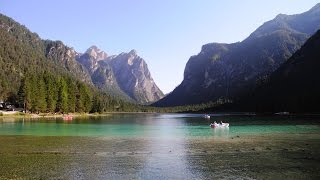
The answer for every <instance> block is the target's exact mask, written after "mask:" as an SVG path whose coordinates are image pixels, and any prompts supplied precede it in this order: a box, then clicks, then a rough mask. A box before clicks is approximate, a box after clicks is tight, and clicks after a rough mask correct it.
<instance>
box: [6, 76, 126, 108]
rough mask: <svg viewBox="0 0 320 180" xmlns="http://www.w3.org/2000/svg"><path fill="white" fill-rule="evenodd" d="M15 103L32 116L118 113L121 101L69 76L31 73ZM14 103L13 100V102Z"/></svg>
mask: <svg viewBox="0 0 320 180" xmlns="http://www.w3.org/2000/svg"><path fill="white" fill-rule="evenodd" d="M13 99H16V104H18V105H19V106H20V107H24V109H25V110H26V111H27V112H31V113H49V112H50V113H54V112H58V113H74V112H79V113H89V112H99V113H102V112H107V111H117V109H119V106H120V102H119V101H115V100H114V99H113V98H112V97H110V96H109V95H107V94H104V93H101V92H96V90H94V89H93V88H91V87H89V86H88V85H86V84H84V83H83V82H80V81H76V80H74V79H72V78H70V77H68V76H59V75H58V76H57V75H53V74H51V73H49V72H44V73H41V74H38V75H34V74H32V73H28V74H27V75H26V76H25V78H23V79H22V80H21V84H20V88H19V90H18V92H17V97H16V98H13ZM11 102H12V101H11Z"/></svg>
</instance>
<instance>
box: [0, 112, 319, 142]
mask: <svg viewBox="0 0 320 180" xmlns="http://www.w3.org/2000/svg"><path fill="white" fill-rule="evenodd" d="M203 116H204V115H202V114H113V115H109V116H101V117H93V116H89V117H80V118H74V119H73V120H72V121H64V120H62V119H61V118H55V119H54V118H43V119H14V120H13V119H12V118H4V119H2V120H0V135H33V136H85V137H92V136H93V137H96V136H97V137H100V136H102V137H158V138H182V137H184V138H185V137H190V138H193V137H228V136H233V135H255V134H259V135H262V134H270V133H271V134H274V133H312V132H319V130H320V127H319V121H318V120H317V119H315V118H309V119H308V118H298V117H290V116H275V117H256V116H241V115H234V116H225V115H223V114H221V115H220V114H216V115H211V119H210V120H208V119H205V118H203ZM213 121H217V122H220V121H223V122H228V123H230V127H229V128H215V129H213V128H210V127H209V124H210V123H211V122H213Z"/></svg>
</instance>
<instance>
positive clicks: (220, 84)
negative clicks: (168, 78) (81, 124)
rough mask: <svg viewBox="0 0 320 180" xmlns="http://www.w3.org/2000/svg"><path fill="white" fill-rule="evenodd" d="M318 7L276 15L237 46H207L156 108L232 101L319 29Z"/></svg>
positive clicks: (248, 89)
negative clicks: (220, 100)
mask: <svg viewBox="0 0 320 180" xmlns="http://www.w3.org/2000/svg"><path fill="white" fill-rule="evenodd" d="M319 9H320V5H319V4H318V5H317V6H315V7H314V8H312V9H311V10H310V11H307V12H305V13H302V14H299V15H291V16H289V15H278V16H277V17H276V18H275V19H273V20H271V21H268V22H266V23H264V24H263V25H262V26H260V27H259V28H258V29H257V30H256V31H255V32H253V33H252V34H251V35H250V36H249V37H248V38H247V39H245V40H244V41H242V42H239V43H233V44H222V43H211V44H207V45H204V46H203V47H202V49H201V52H200V53H199V54H198V55H196V56H192V57H191V58H190V59H189V61H188V63H187V65H186V68H185V72H184V80H183V81H182V83H181V84H180V85H179V86H178V87H177V88H176V89H175V90H174V91H173V92H172V93H170V94H169V95H168V96H166V97H165V98H163V99H161V100H160V101H158V102H157V103H155V104H154V105H156V106H176V105H186V104H198V103H203V102H208V101H217V100H219V99H224V100H228V101H232V100H235V99H236V98H237V97H238V96H239V95H241V94H242V93H244V92H248V91H251V90H252V89H254V87H255V86H256V85H257V84H259V83H260V82H263V81H264V79H266V78H267V77H268V76H269V75H270V74H271V73H272V72H274V71H275V70H276V69H277V68H278V67H279V66H280V65H281V64H282V63H284V62H285V61H286V60H287V59H288V58H289V57H290V56H291V55H292V54H293V53H294V52H295V51H297V50H298V49H299V48H300V47H301V46H302V45H303V43H304V42H305V41H306V40H307V39H308V37H310V36H311V35H312V34H313V33H315V32H316V30H317V29H319V28H320V27H319V26H320V10H319Z"/></svg>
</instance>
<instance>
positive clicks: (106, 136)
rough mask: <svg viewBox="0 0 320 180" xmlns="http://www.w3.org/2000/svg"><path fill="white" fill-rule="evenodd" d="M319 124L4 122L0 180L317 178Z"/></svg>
mask: <svg viewBox="0 0 320 180" xmlns="http://www.w3.org/2000/svg"><path fill="white" fill-rule="evenodd" d="M213 121H217V122H220V121H223V122H228V123H230V127H229V128H215V129H214V128H210V127H209V124H210V123H211V122H213ZM319 125H320V118H319V117H303V116H301V117H294V116H272V117H267V116H265V117H260V116H248V115H241V114H238V115H237V114H231V115H226V114H214V115H211V119H210V120H208V119H205V118H203V115H202V114H110V115H107V116H88V117H76V118H74V119H73V120H72V121H64V120H62V119H61V118H42V119H12V118H2V119H0V144H1V148H0V167H1V168H0V179H12V178H13V179H18V178H36V179H48V178H52V179H213V178H227V179H229V178H230V179H237V178H238V179H261V178H263V179H265V178H267V179H269V178H270V179H274V178H277V179H279V178H282V179H283V178H285V179H310V178H311V179H318V178H319V177H320V173H319V172H320V126H319Z"/></svg>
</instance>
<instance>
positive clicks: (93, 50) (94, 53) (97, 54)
mask: <svg viewBox="0 0 320 180" xmlns="http://www.w3.org/2000/svg"><path fill="white" fill-rule="evenodd" d="M85 53H86V54H88V55H89V56H91V57H93V58H94V59H95V60H97V61H99V60H103V59H106V58H107V57H108V55H107V53H105V52H104V51H101V50H100V49H99V48H98V47H97V46H95V45H93V46H91V47H90V48H89V49H87V51H86V52H85Z"/></svg>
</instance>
